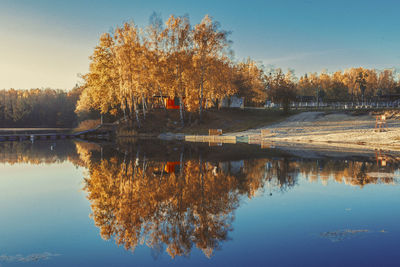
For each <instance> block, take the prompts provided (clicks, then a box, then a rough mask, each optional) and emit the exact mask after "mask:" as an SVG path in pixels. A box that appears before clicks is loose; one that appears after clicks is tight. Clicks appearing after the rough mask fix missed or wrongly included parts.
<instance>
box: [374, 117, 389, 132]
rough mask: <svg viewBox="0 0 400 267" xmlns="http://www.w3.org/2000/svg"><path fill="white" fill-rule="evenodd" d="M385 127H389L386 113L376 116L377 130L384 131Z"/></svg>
mask: <svg viewBox="0 0 400 267" xmlns="http://www.w3.org/2000/svg"><path fill="white" fill-rule="evenodd" d="M385 128H386V129H387V124H386V116H385V115H379V116H376V122H375V130H377V131H378V132H380V131H384V130H385Z"/></svg>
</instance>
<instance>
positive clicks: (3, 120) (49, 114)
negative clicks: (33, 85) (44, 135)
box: [0, 89, 80, 127]
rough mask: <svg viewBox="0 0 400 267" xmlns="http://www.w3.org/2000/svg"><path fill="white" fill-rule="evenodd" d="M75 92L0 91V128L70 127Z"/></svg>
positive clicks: (72, 121) (71, 125)
mask: <svg viewBox="0 0 400 267" xmlns="http://www.w3.org/2000/svg"><path fill="white" fill-rule="evenodd" d="M79 94H80V93H79V92H78V91H77V89H75V90H72V91H70V92H69V93H67V92H66V91H63V90H55V89H30V90H16V89H10V90H1V91H0V127H73V126H74V125H75V124H76V120H77V116H76V114H75V106H76V102H77V99H78V97H79Z"/></svg>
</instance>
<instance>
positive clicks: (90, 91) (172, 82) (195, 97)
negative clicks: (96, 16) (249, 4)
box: [77, 15, 236, 127]
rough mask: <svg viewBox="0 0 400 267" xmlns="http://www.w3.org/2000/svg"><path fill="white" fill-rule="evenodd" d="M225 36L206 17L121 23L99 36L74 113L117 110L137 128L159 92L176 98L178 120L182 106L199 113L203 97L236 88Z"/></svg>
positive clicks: (219, 96)
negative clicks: (144, 23) (145, 23)
mask: <svg viewBox="0 0 400 267" xmlns="http://www.w3.org/2000/svg"><path fill="white" fill-rule="evenodd" d="M227 36H228V33H227V32H225V31H222V30H220V29H219V24H218V23H217V22H214V21H213V20H212V19H211V18H210V17H209V16H205V17H204V19H203V20H202V21H201V22H200V23H199V24H197V25H195V26H194V27H192V26H191V25H190V22H189V19H188V17H185V16H183V17H176V16H173V15H171V16H170V17H169V18H168V20H167V21H166V23H165V25H163V24H162V23H161V21H160V19H159V18H158V17H157V16H155V17H152V22H151V23H150V25H149V26H148V27H146V28H145V29H140V28H139V27H137V26H136V25H135V24H134V23H125V24H124V25H123V26H121V27H117V28H116V29H115V30H114V32H113V33H111V34H108V33H106V34H103V35H102V36H101V38H100V42H99V44H98V45H97V46H96V48H95V50H94V52H93V55H92V56H91V57H90V59H91V63H90V71H89V73H87V74H86V75H84V76H83V79H84V85H83V87H84V91H83V93H82V95H81V98H80V100H79V102H78V106H77V111H78V112H79V111H84V110H89V109H95V110H99V111H100V112H101V113H102V114H105V113H109V112H112V113H114V114H116V113H117V112H118V111H119V112H122V113H123V114H124V117H126V116H129V117H130V118H132V119H133V118H135V120H136V122H137V125H138V126H139V127H140V120H141V119H140V117H141V116H143V119H145V118H146V113H147V111H148V109H149V108H150V107H149V106H150V105H151V103H149V102H151V101H152V98H153V97H155V96H158V97H161V98H166V97H168V98H172V99H173V98H179V99H180V113H181V119H182V122H183V118H184V112H185V110H187V111H189V112H196V111H198V112H199V114H201V111H202V108H203V106H204V104H205V100H207V101H210V102H212V101H214V100H215V99H217V98H222V97H225V96H229V95H232V94H234V93H235V92H236V90H235V87H234V86H233V84H232V79H231V75H232V74H231V73H232V72H233V63H232V62H231V59H230V58H229V54H228V49H229V41H228V39H227Z"/></svg>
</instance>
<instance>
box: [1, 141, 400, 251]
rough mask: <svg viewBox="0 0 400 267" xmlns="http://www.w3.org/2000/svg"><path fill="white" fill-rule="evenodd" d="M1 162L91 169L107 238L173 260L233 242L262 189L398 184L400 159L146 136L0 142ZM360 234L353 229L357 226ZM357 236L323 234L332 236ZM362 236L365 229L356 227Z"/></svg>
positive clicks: (90, 189)
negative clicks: (236, 225)
mask: <svg viewBox="0 0 400 267" xmlns="http://www.w3.org/2000/svg"><path fill="white" fill-rule="evenodd" d="M0 149H1V153H0V162H2V163H9V164H16V163H30V164H50V163H59V162H64V161H70V162H72V163H73V164H74V165H76V166H83V167H85V168H86V169H87V171H86V175H85V177H84V190H85V191H86V192H87V198H88V200H89V201H90V204H91V210H92V212H91V217H92V218H93V220H94V222H95V225H96V226H97V227H98V228H99V229H100V234H101V236H102V237H103V238H104V239H114V240H115V242H116V243H117V244H118V245H121V246H124V247H125V248H126V249H127V250H132V251H134V250H135V248H136V247H138V246H139V245H142V244H145V245H147V246H148V247H150V248H152V250H153V252H154V255H156V256H157V255H159V254H161V253H163V252H164V251H167V252H168V254H169V255H170V256H171V257H172V258H174V257H176V256H188V255H190V253H191V251H192V250H193V249H194V248H198V249H200V250H202V251H203V253H204V254H205V255H206V256H207V257H212V255H213V254H215V251H217V250H219V249H221V248H222V246H223V243H224V242H226V241H229V239H230V233H231V232H232V231H233V230H234V229H233V222H234V220H235V211H236V210H237V209H238V207H239V206H240V205H241V203H242V201H243V200H247V199H251V198H254V197H255V196H257V195H262V194H265V195H267V196H268V195H270V196H272V197H274V196H275V195H276V194H283V193H286V194H290V191H292V190H295V189H296V188H297V187H298V186H300V184H301V183H304V182H309V183H322V184H324V185H329V184H330V183H341V184H345V185H351V186H356V187H357V188H360V189H363V188H364V187H365V186H367V185H376V184H385V185H396V184H398V178H399V167H400V160H399V158H398V157H397V156H396V155H390V154H387V153H384V152H382V151H377V152H376V153H375V152H373V153H371V154H368V155H362V156H354V155H353V156H351V157H349V156H343V157H341V158H325V157H317V158H312V157H309V158H307V159H306V158H300V157H298V156H295V155H293V154H291V153H289V152H286V151H285V150H282V149H277V148H273V149H271V148H269V149H259V148H258V147H256V146H248V145H224V146H213V147H208V145H193V144H185V143H173V142H170V143H164V142H161V141H154V140H151V141H141V142H133V143H124V144H108V145H102V146H99V145H96V144H93V143H84V142H72V141H68V140H65V141H40V142H35V143H33V144H32V143H31V142H29V141H27V142H4V143H0ZM352 231H353V230H352ZM353 233H354V232H351V231H350V230H349V231H347V230H346V231H344V232H340V231H336V232H326V233H325V236H327V237H329V238H331V239H332V238H333V237H336V236H339V237H340V238H342V237H343V236H346V237H347V236H348V235H349V234H351V235H353ZM357 233H358V232H357Z"/></svg>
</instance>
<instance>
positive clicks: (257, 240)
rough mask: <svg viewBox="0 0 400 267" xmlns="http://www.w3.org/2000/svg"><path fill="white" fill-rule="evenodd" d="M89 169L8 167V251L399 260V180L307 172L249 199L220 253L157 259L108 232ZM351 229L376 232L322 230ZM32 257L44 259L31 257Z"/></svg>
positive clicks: (1, 196) (55, 262) (99, 257)
mask: <svg viewBox="0 0 400 267" xmlns="http://www.w3.org/2000/svg"><path fill="white" fill-rule="evenodd" d="M83 172H84V170H83V169H82V168H76V167H74V166H73V165H72V164H71V163H63V164H53V165H27V164H15V165H12V166H10V165H4V164H3V165H0V173H1V175H0V210H1V211H2V214H1V220H0V255H3V254H4V255H16V254H22V255H30V254H34V253H43V252H49V253H55V254H61V255H60V256H57V257H54V258H51V259H49V260H45V261H41V262H40V266H94V265H96V266H126V265H129V266H156V265H159V266H161V265H168V264H174V265H182V266H186V265H188V264H190V265H191V266H196V265H197V266H204V265H214V266H222V265H225V266H226V265H232V266H244V265H247V266H260V265H267V266H295V265H298V264H299V263H300V262H301V263H302V265H303V266H346V265H347V266H364V265H367V264H370V265H371V266H398V264H397V262H394V260H395V259H397V252H398V244H399V243H398V240H399V238H400V231H399V230H398V222H399V221H400V212H399V211H400V210H399V209H400V208H399V207H400V197H399V186H397V185H396V186H393V185H367V186H365V187H364V188H360V187H358V186H348V185H345V184H338V183H335V182H333V181H331V182H329V183H328V186H324V185H322V183H321V182H315V183H309V182H308V181H306V180H305V179H304V178H302V177H300V179H299V180H298V185H297V186H295V187H293V188H291V189H289V190H288V191H287V192H286V193H279V192H275V191H274V192H273V194H272V196H269V191H268V190H267V189H266V190H265V193H264V194H259V196H257V197H255V198H253V199H250V200H249V199H247V198H246V197H243V200H242V203H241V205H240V207H239V208H238V209H237V210H236V212H235V218H236V219H235V221H234V223H233V231H232V232H231V233H230V234H229V236H230V238H231V240H228V241H226V242H225V243H223V244H222V248H221V250H220V251H216V252H215V254H214V256H213V257H212V258H211V259H207V258H206V257H205V256H204V254H203V253H202V252H201V251H198V250H197V249H193V251H192V253H191V255H190V257H189V258H177V259H175V260H171V258H170V257H169V255H167V254H163V255H161V256H160V257H159V258H158V260H157V261H155V262H154V261H153V258H152V256H151V251H150V250H149V249H148V248H147V247H146V246H144V245H143V246H140V247H138V248H137V249H136V251H135V253H134V254H132V253H130V252H127V251H125V250H124V249H123V248H122V247H120V248H118V247H117V246H116V245H115V244H114V241H103V240H102V239H101V238H100V235H99V230H98V228H96V227H95V226H94V225H93V221H92V219H90V218H89V216H88V215H89V214H90V207H89V202H88V201H87V200H86V199H85V193H84V192H83V191H82V190H81V189H82V186H83V183H82V173H83ZM343 229H355V230H358V229H368V230H369V231H370V232H368V233H364V234H360V235H357V236H354V237H353V238H349V239H347V240H343V241H341V242H332V241H330V240H328V239H326V238H321V237H320V233H321V232H328V231H336V230H343ZM380 230H385V231H387V233H380V232H379V231H380ZM0 264H4V265H5V266H7V265H6V264H7V263H2V262H0ZM30 264H32V265H34V266H38V265H39V264H38V263H21V265H24V266H29V265H30Z"/></svg>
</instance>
